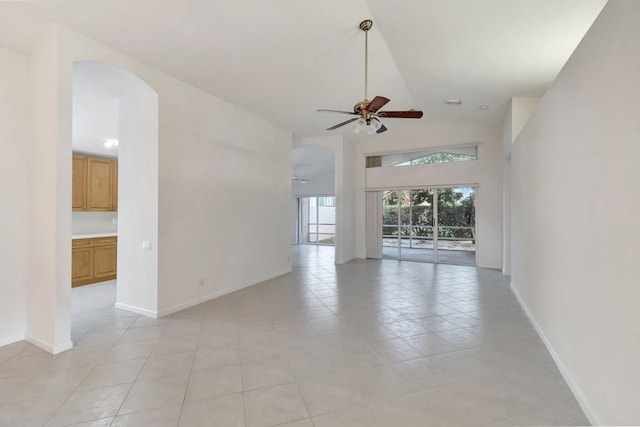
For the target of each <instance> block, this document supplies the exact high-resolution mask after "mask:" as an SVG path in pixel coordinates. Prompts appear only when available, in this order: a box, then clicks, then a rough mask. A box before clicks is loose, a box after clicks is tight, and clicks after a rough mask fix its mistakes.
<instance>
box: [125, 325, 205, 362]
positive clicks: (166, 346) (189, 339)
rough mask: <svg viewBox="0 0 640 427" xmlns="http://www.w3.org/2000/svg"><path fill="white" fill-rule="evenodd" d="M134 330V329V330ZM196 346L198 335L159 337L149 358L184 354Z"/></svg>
mask: <svg viewBox="0 0 640 427" xmlns="http://www.w3.org/2000/svg"><path fill="white" fill-rule="evenodd" d="M134 330H135V329H134ZM197 344H198V334H195V335H172V336H168V337H163V336H161V337H160V338H159V339H158V341H157V342H156V345H155V347H153V350H152V351H151V356H161V355H163V354H173V353H184V352H187V351H193V350H195V349H196V345H197Z"/></svg>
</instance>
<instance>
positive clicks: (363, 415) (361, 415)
mask: <svg viewBox="0 0 640 427" xmlns="http://www.w3.org/2000/svg"><path fill="white" fill-rule="evenodd" d="M313 425H314V427H383V426H382V425H381V424H379V421H378V418H377V416H376V414H375V413H374V412H373V410H372V409H371V408H370V407H369V406H368V405H355V406H352V407H349V408H347V409H342V410H340V411H337V412H332V413H330V414H326V415H320V416H318V417H313Z"/></svg>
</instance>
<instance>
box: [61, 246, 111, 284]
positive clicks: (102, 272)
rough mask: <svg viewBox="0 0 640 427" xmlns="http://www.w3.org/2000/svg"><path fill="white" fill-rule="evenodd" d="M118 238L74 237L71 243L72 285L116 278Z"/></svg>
mask: <svg viewBox="0 0 640 427" xmlns="http://www.w3.org/2000/svg"><path fill="white" fill-rule="evenodd" d="M117 248H118V238H117V237H100V238H95V239H74V240H73V241H72V244H71V286H72V287H75V286H81V285H88V284H89V283H96V282H102V281H104V280H112V279H115V278H116V271H117V260H118V250H117Z"/></svg>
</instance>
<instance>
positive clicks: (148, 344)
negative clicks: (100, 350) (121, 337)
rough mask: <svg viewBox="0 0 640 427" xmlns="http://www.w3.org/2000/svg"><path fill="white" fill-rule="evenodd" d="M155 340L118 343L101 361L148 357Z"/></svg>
mask: <svg viewBox="0 0 640 427" xmlns="http://www.w3.org/2000/svg"><path fill="white" fill-rule="evenodd" d="M155 344H156V342H155V340H149V341H136V342H131V343H123V344H116V345H114V346H113V347H111V348H110V349H109V351H107V352H106V353H105V354H104V357H103V358H102V360H101V361H100V363H109V362H119V361H122V360H131V359H146V358H147V357H148V356H149V354H151V350H153V346H154V345H155Z"/></svg>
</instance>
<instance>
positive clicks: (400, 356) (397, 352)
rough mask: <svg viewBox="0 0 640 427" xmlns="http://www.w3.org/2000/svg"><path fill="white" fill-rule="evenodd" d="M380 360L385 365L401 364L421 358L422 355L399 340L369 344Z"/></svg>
mask: <svg viewBox="0 0 640 427" xmlns="http://www.w3.org/2000/svg"><path fill="white" fill-rule="evenodd" d="M369 345H370V346H371V348H372V349H373V351H375V352H376V353H377V354H378V356H380V358H381V359H382V360H384V361H385V362H387V363H394V362H402V361H405V360H411V359H417V358H418V357H422V353H420V352H419V351H418V350H416V349H415V348H414V347H412V346H411V345H410V344H409V343H407V342H406V341H405V340H403V339H401V338H396V339H391V340H386V341H378V342H375V343H370V344H369Z"/></svg>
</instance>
